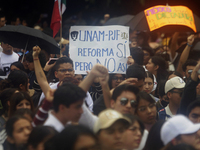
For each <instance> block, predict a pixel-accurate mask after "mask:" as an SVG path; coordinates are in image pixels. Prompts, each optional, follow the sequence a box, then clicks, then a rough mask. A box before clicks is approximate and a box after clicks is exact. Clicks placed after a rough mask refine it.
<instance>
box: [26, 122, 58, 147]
mask: <svg viewBox="0 0 200 150" xmlns="http://www.w3.org/2000/svg"><path fill="white" fill-rule="evenodd" d="M56 134H58V132H57V131H56V130H55V129H54V128H52V127H50V126H37V127H35V128H33V130H32V132H31V134H30V135H29V139H28V142H27V145H28V146H32V147H33V148H34V149H36V148H37V146H38V145H39V144H40V143H41V142H44V141H47V140H48V139H50V138H51V137H53V136H55V135H56Z"/></svg>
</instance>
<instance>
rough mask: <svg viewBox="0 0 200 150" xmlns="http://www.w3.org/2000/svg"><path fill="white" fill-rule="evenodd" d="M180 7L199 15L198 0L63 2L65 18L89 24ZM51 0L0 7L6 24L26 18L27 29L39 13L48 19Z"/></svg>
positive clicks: (6, 0) (19, 0)
mask: <svg viewBox="0 0 200 150" xmlns="http://www.w3.org/2000/svg"><path fill="white" fill-rule="evenodd" d="M166 3H168V4H169V5H171V6H173V5H184V6H187V7H189V8H190V9H191V10H192V11H193V12H194V13H195V14H196V15H198V16H200V11H199V6H200V0H67V10H66V12H65V13H64V16H63V18H64V19H66V18H68V17H70V16H72V15H75V14H77V13H78V12H80V11H81V12H83V18H84V19H85V20H86V21H87V22H88V24H89V23H90V19H91V18H99V19H103V15H104V14H105V13H109V14H110V15H111V17H114V16H120V15H125V14H132V15H136V14H137V13H139V12H140V11H143V10H144V9H146V8H148V7H152V6H154V5H159V4H161V5H166ZM53 4H54V0H0V8H1V10H3V11H4V12H5V14H6V18H7V21H8V22H7V23H8V24H9V23H10V21H11V20H12V19H13V18H14V17H20V18H21V19H23V18H24V19H26V20H27V22H28V25H29V26H33V25H34V24H35V23H37V21H38V19H39V16H40V14H41V13H45V14H48V17H47V21H48V22H50V20H51V13H52V10H53Z"/></svg>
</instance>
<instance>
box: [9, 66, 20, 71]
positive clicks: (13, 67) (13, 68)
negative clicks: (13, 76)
mask: <svg viewBox="0 0 200 150" xmlns="http://www.w3.org/2000/svg"><path fill="white" fill-rule="evenodd" d="M14 70H20V69H19V68H17V67H16V66H15V65H12V66H11V67H10V72H11V71H14Z"/></svg>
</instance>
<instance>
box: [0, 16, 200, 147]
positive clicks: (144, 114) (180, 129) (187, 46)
mask: <svg viewBox="0 0 200 150" xmlns="http://www.w3.org/2000/svg"><path fill="white" fill-rule="evenodd" d="M0 20H1V22H0V27H3V26H5V16H0ZM2 20H4V21H2ZM199 37H200V36H199V34H198V33H195V34H189V33H178V32H175V33H173V34H171V35H163V34H160V33H156V34H154V33H146V32H142V31H130V54H131V55H130V56H129V57H128V58H127V64H128V66H129V67H128V68H127V70H126V74H118V73H116V74H110V73H109V72H108V70H107V68H106V67H105V66H103V65H101V64H96V65H95V66H93V68H92V69H91V70H90V71H89V72H87V75H82V74H75V71H74V68H73V60H72V59H71V58H70V55H69V41H68V39H60V40H59V41H58V42H59V44H61V47H62V49H61V52H62V54H61V55H55V54H48V53H46V51H45V50H41V48H40V47H39V46H34V47H33V48H32V50H29V51H28V52H26V54H25V55H23V53H25V52H23V50H19V49H17V48H13V47H12V45H9V44H8V43H9V39H7V40H6V41H0V42H1V48H2V52H0V69H1V70H0V75H1V76H0V80H1V81H0V149H2V150H3V149H4V150H200V83H199V80H200V71H199V70H200V61H199V60H200V57H199V56H200V55H199V54H200V52H199V49H200V47H199V42H200V38H199ZM15 50H17V51H15ZM49 58H58V59H56V61H55V62H54V63H50V62H51V60H50V59H49Z"/></svg>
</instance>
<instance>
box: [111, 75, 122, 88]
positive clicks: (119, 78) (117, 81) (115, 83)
mask: <svg viewBox="0 0 200 150" xmlns="http://www.w3.org/2000/svg"><path fill="white" fill-rule="evenodd" d="M123 80H124V78H123V76H122V75H121V74H116V75H114V77H113V78H112V83H111V84H112V88H116V87H117V86H118V85H119V84H120V83H121V82H122V81H123Z"/></svg>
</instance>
